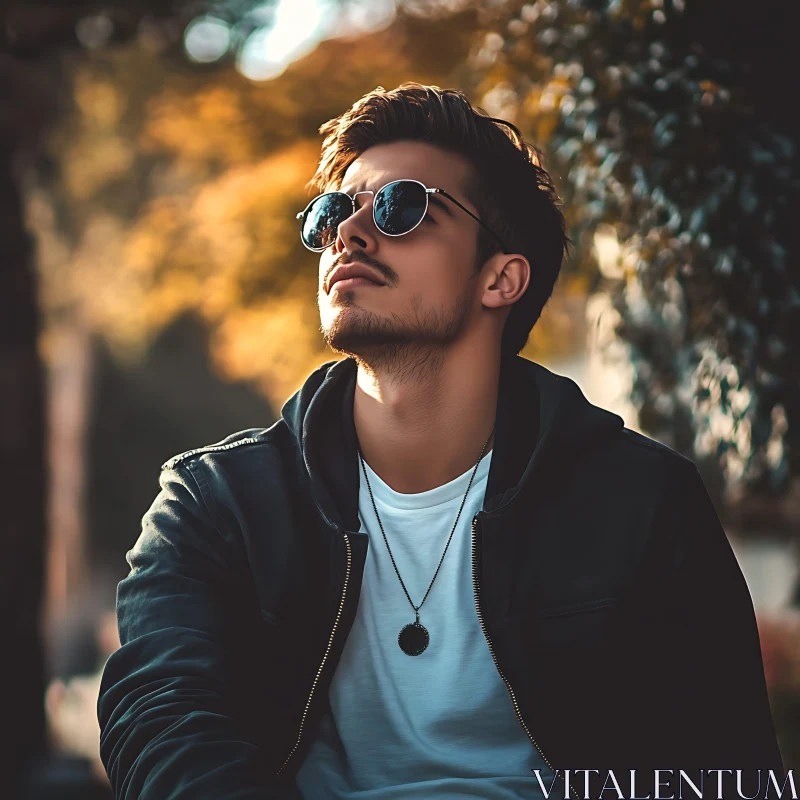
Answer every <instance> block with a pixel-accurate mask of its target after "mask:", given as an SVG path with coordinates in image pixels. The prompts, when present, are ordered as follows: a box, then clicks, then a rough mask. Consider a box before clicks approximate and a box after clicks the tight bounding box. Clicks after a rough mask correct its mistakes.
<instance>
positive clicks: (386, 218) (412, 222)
mask: <svg viewBox="0 0 800 800" xmlns="http://www.w3.org/2000/svg"><path fill="white" fill-rule="evenodd" d="M374 207H375V212H374V213H375V224H376V225H377V226H378V228H379V229H380V230H382V231H383V232H384V233H388V234H389V235H390V236H399V235H400V234H402V233H408V232H409V231H410V230H411V229H412V228H414V227H416V226H417V225H419V223H420V222H422V218H423V217H424V216H425V211H426V209H427V194H426V192H425V187H424V186H423V185H422V184H420V183H416V182H415V181H395V182H394V183H390V184H388V185H386V186H384V187H383V189H381V190H380V191H379V192H378V194H376V195H375V200H374Z"/></svg>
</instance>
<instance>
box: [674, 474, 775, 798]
mask: <svg viewBox="0 0 800 800" xmlns="http://www.w3.org/2000/svg"><path fill="white" fill-rule="evenodd" d="M662 513H663V519H664V522H665V523H666V525H667V540H668V542H669V545H668V549H667V551H666V553H665V557H666V558H667V559H668V560H669V561H671V563H668V565H667V566H668V571H667V572H668V575H669V583H670V585H669V586H667V587H665V589H664V597H665V598H666V599H665V600H664V601H663V602H664V605H665V609H666V614H667V622H668V625H667V633H668V634H669V636H668V637H665V640H666V641H668V642H669V643H670V645H671V646H670V647H669V652H670V657H669V658H668V659H667V662H668V664H669V672H665V673H664V690H663V691H664V694H663V697H664V698H665V700H666V698H669V699H668V700H666V702H665V705H667V704H668V705H671V706H672V709H673V713H674V709H681V717H682V719H681V720H678V721H676V723H675V731H676V735H675V740H676V741H674V742H673V744H674V746H675V748H676V749H675V750H674V751H673V752H675V754H676V756H677V757H678V759H681V760H682V761H683V763H679V764H677V765H676V768H684V767H690V768H694V769H732V770H734V773H733V774H734V775H735V770H736V769H743V770H748V771H749V770H752V769H758V768H760V769H762V770H763V774H764V780H765V781H766V780H767V775H768V773H767V772H766V771H767V770H768V769H773V770H774V772H775V776H776V777H778V776H783V775H785V772H784V771H783V764H782V761H781V754H780V750H779V748H778V743H777V739H776V736H775V729H774V726H773V721H772V715H771V711H770V705H769V698H768V696H767V687H766V681H765V678H764V666H763V661H762V656H761V644H760V640H759V635H758V626H757V623H756V616H755V612H754V608H753V602H752V599H751V597H750V592H749V590H748V587H747V584H746V582H745V579H744V575H743V574H742V571H741V569H740V567H739V564H738V562H737V560H736V557H735V555H734V553H733V550H732V549H731V546H730V543H729V542H728V539H727V536H726V534H725V531H724V530H723V527H722V524H721V523H720V519H719V517H718V516H717V513H716V510H715V508H714V505H713V502H712V500H711V498H710V496H709V494H708V491H707V490H706V487H705V485H704V483H703V480H702V478H701V476H700V473H699V472H698V470H697V467H696V466H694V465H693V464H682V465H681V468H680V470H679V474H678V475H677V477H676V480H675V483H674V484H673V487H672V490H671V491H670V492H669V493H668V496H667V503H666V506H665V507H663V508H662ZM670 639H671V641H670ZM662 652H664V649H663V648H662ZM667 713H668V712H667ZM670 766H672V765H670ZM745 774H746V773H745ZM750 775H751V777H750V778H747V779H746V780H748V781H751V780H755V773H752V772H751V773H750ZM731 780H733V778H731ZM746 786H749V783H748V784H746Z"/></svg>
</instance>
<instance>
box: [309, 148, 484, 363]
mask: <svg viewBox="0 0 800 800" xmlns="http://www.w3.org/2000/svg"><path fill="white" fill-rule="evenodd" d="M470 175H471V167H470V165H469V163H468V162H467V161H466V160H465V159H464V158H462V157H461V156H458V155H456V154H454V153H450V152H448V151H446V150H443V149H440V148H438V147H436V146H434V145H431V144H428V143H424V142H406V141H403V142H393V143H391V144H381V145H375V146H374V147H371V148H369V149H368V150H366V151H365V152H364V153H363V154H362V155H361V156H360V157H359V158H357V159H356V160H355V161H354V162H353V163H352V164H351V165H350V166H349V167H348V169H347V171H346V173H345V175H344V178H343V180H342V185H341V186H339V187H331V188H338V189H340V190H341V191H344V192H347V194H350V195H353V194H355V193H356V192H361V191H364V190H371V191H373V192H377V190H378V189H380V188H381V187H382V186H384V185H385V184H387V183H389V182H390V181H393V180H398V179H401V178H413V179H416V180H418V181H421V182H422V183H424V184H425V186H427V187H429V188H439V189H444V190H445V191H447V192H449V193H450V194H452V195H453V197H455V198H456V199H457V200H458V201H459V202H461V203H463V204H464V205H465V206H466V207H467V208H469V210H470V211H472V212H473V213H474V214H477V213H478V212H477V209H476V208H475V207H474V205H473V204H472V203H471V202H470V201H469V200H468V199H467V197H466V195H465V193H464V187H465V186H466V185H467V183H468V180H469V177H470ZM372 200H373V195H372V194H361V195H358V196H357V197H356V213H355V214H353V215H352V216H351V217H349V218H348V219H347V220H345V221H344V222H343V223H342V224H341V225H340V226H339V235H338V237H337V240H336V242H335V244H333V245H331V246H330V247H329V248H328V249H327V250H324V251H323V252H322V254H321V256H320V263H319V283H318V294H317V304H318V306H319V311H320V321H321V329H322V333H323V337H324V339H325V341H326V342H327V343H328V345H330V346H331V347H332V348H333V349H334V350H337V351H339V352H343V353H347V354H350V355H354V356H363V357H364V358H366V359H367V360H369V358H370V356H372V357H373V358H374V357H378V356H380V355H381V354H382V353H385V352H387V351H391V352H393V353H397V352H398V350H402V349H406V348H407V347H409V346H410V347H415V349H416V348H421V349H422V350H427V349H441V348H444V347H446V346H447V345H448V344H450V343H451V342H453V341H455V340H456V339H457V338H458V337H459V336H462V335H463V334H464V331H465V330H467V329H468V328H469V326H470V324H471V322H472V320H474V318H475V315H476V314H477V313H478V312H479V310H480V296H479V291H478V271H477V270H476V269H475V259H476V248H477V241H478V227H479V226H478V223H477V222H476V221H475V220H474V219H472V218H471V217H470V216H469V215H468V214H466V213H464V211H463V210H462V209H460V208H458V206H456V205H455V204H454V203H452V202H451V201H450V200H448V199H447V198H445V197H442V196H441V195H429V204H428V213H427V214H426V215H425V219H424V220H423V221H422V222H421V223H420V224H419V225H418V226H417V227H416V228H415V229H414V230H413V231H411V233H408V234H405V235H403V236H396V237H395V236H387V235H385V234H383V233H381V232H380V231H379V230H378V229H377V228H376V227H375V223H374V221H373V218H372ZM352 262H361V263H362V264H366V265H367V266H368V267H371V268H372V271H373V272H374V273H376V274H377V275H378V276H379V277H380V279H381V281H382V282H383V283H384V285H382V286H381V285H378V284H377V283H366V282H359V283H357V284H353V283H349V282H345V283H342V285H341V286H339V285H338V284H335V283H334V285H333V286H332V287H331V286H329V279H330V277H331V273H332V272H333V270H334V269H335V268H336V267H338V266H339V265H341V264H346V263H352Z"/></svg>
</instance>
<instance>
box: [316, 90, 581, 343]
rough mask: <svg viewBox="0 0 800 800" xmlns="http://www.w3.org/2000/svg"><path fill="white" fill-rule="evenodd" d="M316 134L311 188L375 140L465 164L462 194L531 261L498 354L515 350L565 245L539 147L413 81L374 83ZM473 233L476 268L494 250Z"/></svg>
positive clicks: (337, 180)
mask: <svg viewBox="0 0 800 800" xmlns="http://www.w3.org/2000/svg"><path fill="white" fill-rule="evenodd" d="M319 132H320V133H321V134H323V135H324V137H325V138H324V140H323V143H322V154H321V156H320V161H319V165H318V167H317V171H316V173H315V174H314V176H313V178H312V179H311V180H310V181H309V182H308V184H307V186H306V188H307V189H309V190H311V191H315V192H324V191H330V190H332V189H335V188H338V187H339V186H341V181H342V178H343V177H344V173H345V171H346V170H347V168H348V167H349V166H350V164H351V163H352V162H353V161H355V160H356V158H358V157H359V156H360V155H361V154H362V153H363V152H364V151H365V150H367V149H368V148H369V147H371V146H373V145H376V144H386V143H388V142H393V141H400V140H417V141H425V142H430V143H431V144H435V145H438V146H440V147H443V148H445V149H447V150H450V151H452V152H455V153H458V154H460V155H462V156H464V157H465V158H466V159H467V160H468V161H469V162H470V164H471V165H472V166H473V179H472V181H471V183H470V185H469V186H468V187H466V194H467V196H468V197H469V199H470V201H471V202H472V203H473V204H474V205H475V207H476V208H477V209H478V213H479V216H480V217H481V219H482V220H483V221H484V222H485V223H486V225H488V227H489V228H491V229H492V230H493V231H494V232H495V233H496V234H497V235H498V236H499V237H500V239H502V240H503V242H504V243H505V245H506V247H508V248H509V252H511V253H520V254H521V255H524V256H525V257H526V258H527V259H528V261H529V262H530V265H531V280H530V284H529V286H528V289H527V291H526V292H525V294H524V295H522V297H520V299H519V300H518V301H517V302H516V303H515V304H514V307H513V308H512V309H511V312H510V314H509V316H508V319H507V320H506V325H505V328H504V330H503V340H502V350H503V352H504V353H518V352H519V351H520V350H521V349H522V348H523V347H524V346H525V343H526V341H527V340H528V336H529V334H530V331H531V329H532V328H533V326H534V324H535V323H536V321H537V320H538V319H539V316H540V315H541V313H542V309H543V308H544V305H545V303H546V302H547V301H548V299H549V298H550V296H551V295H552V293H553V287H554V285H555V282H556V279H557V278H558V274H559V271H560V270H561V263H562V261H563V259H564V255H565V253H566V251H567V248H568V246H569V244H571V240H570V239H569V237H567V235H566V232H565V223H564V216H563V214H562V213H561V210H560V200H559V198H558V194H557V192H556V190H555V187H554V185H553V181H552V179H551V177H550V175H549V174H548V173H547V171H546V170H545V169H544V167H543V166H542V163H543V157H542V153H541V151H540V150H539V149H538V148H537V147H536V146H534V145H532V144H530V143H528V142H526V141H525V140H524V139H523V137H522V133H521V132H520V130H519V128H517V127H516V126H515V125H513V124H511V123H510V122H506V121H504V120H501V119H495V118H494V117H490V116H489V115H488V114H487V113H486V112H485V111H483V109H481V108H477V109H476V108H473V106H472V104H471V103H470V102H469V100H468V99H467V98H466V96H465V95H464V94H463V92H460V91H457V90H455V89H440V88H439V87H438V86H425V85H423V84H420V83H404V84H402V85H401V86H399V87H398V88H397V89H394V90H392V91H386V90H385V89H384V88H383V87H381V86H379V87H378V88H377V89H375V90H374V91H372V92H369V93H368V94H366V95H364V96H363V97H362V98H361V99H360V100H358V101H357V102H356V103H355V104H354V105H353V106H352V108H350V109H349V110H348V111H346V112H345V113H344V114H342V115H341V116H339V117H336V118H335V119H332V120H329V121H328V122H326V123H325V124H324V125H322V126H321V127H320V129H319ZM478 230H479V234H478V245H477V261H476V266H477V268H478V269H480V268H481V267H482V266H483V265H484V264H485V263H486V260H487V259H488V258H489V257H490V256H492V255H494V254H495V253H496V252H498V251H499V249H500V248H499V245H498V243H497V241H496V240H495V239H494V237H492V236H491V234H489V233H488V232H487V231H485V230H484V229H483V228H482V227H481V226H478Z"/></svg>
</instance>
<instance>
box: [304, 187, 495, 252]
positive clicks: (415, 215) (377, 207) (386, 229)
mask: <svg viewBox="0 0 800 800" xmlns="http://www.w3.org/2000/svg"><path fill="white" fill-rule="evenodd" d="M359 194H372V195H374V198H373V201H372V219H373V221H374V222H375V227H376V228H377V229H378V230H379V231H380V232H381V233H383V234H386V236H405V235H406V234H407V233H411V231H413V230H414V228H416V227H417V226H418V225H419V224H420V223H421V222H422V220H423V219H425V215H426V214H427V213H428V197H429V196H430V195H432V194H440V195H443V196H444V197H446V198H447V199H448V200H450V201H451V202H452V203H455V204H456V205H457V206H458V207H459V208H460V209H461V210H462V211H466V213H467V214H469V215H470V216H471V217H472V218H473V219H474V220H476V221H477V222H478V223H479V224H480V225H482V226H483V227H484V228H485V229H486V230H487V231H488V232H489V233H490V234H491V235H492V236H493V237H494V238H495V239H496V240H497V242H498V243H499V245H500V247H501V248H502V251H503V252H504V253H505V252H506V247H505V245H504V244H503V242H502V240H501V239H500V237H499V236H498V235H497V234H496V233H494V231H492V230H491V229H490V228H489V227H488V226H487V225H486V224H485V223H484V222H483V220H481V219H479V218H478V217H476V216H475V215H474V214H473V213H472V212H471V211H470V210H469V209H468V208H464V206H462V205H461V203H459V202H458V200H456V199H455V197H453V196H451V195H450V194H448V193H447V192H446V191H445V190H444V189H429V188H428V187H427V186H425V184H424V183H420V182H419V181H416V180H412V179H410V178H409V179H403V180H399V181H392V182H391V183H387V184H386V185H385V186H383V187H381V188H380V189H378V191H377V192H373V191H364V192H356V193H355V194H354V195H349V194H347V193H346V192H326V193H325V194H321V195H319V196H318V197H315V198H314V199H313V200H312V201H311V202H310V203H309V204H308V205H307V206H306V207H305V209H304V210H303V211H301V212H300V213H299V214H298V215H297V219H299V220H301V223H300V239H301V241H302V242H303V244H304V245H305V246H306V247H307V248H308V249H309V250H313V251H314V252H315V253H321V252H322V251H323V250H325V249H326V248H328V247H330V246H331V245H332V244H333V243H334V242H335V241H336V236H337V235H338V230H339V225H341V224H342V223H343V222H344V221H345V220H346V219H347V218H348V217H350V216H352V215H353V214H355V212H356V196H357V195H359Z"/></svg>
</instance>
